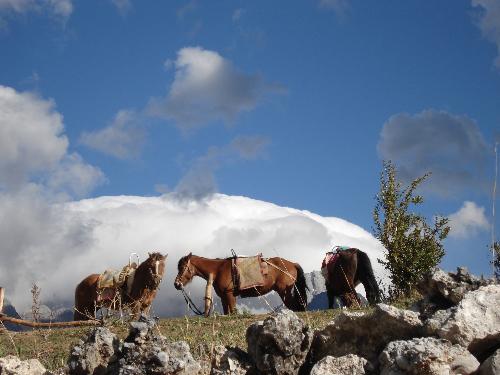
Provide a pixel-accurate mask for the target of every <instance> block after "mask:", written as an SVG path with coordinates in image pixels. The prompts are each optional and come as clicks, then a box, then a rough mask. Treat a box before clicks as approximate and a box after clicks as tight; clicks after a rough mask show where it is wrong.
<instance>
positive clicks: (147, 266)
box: [74, 253, 167, 320]
mask: <svg viewBox="0 0 500 375" xmlns="http://www.w3.org/2000/svg"><path fill="white" fill-rule="evenodd" d="M166 258H167V256H166V255H162V254H160V253H152V254H149V258H148V259H146V260H145V261H144V262H142V263H141V264H140V265H139V266H138V267H137V269H136V270H135V274H134V279H133V282H132V285H131V287H130V292H128V291H127V285H126V283H125V284H124V285H123V286H122V287H121V288H120V289H112V290H111V295H112V296H111V298H103V290H102V289H99V288H98V287H97V285H98V280H99V276H100V275H98V274H93V275H89V276H87V277H86V278H85V279H83V280H82V282H80V284H78V286H77V287H76V290H75V312H74V320H89V319H91V318H92V317H94V316H95V313H96V312H97V310H99V309H100V308H103V307H104V308H110V309H115V308H117V307H118V308H124V309H130V310H131V312H132V314H133V317H134V318H137V317H138V315H139V313H141V312H146V313H148V312H149V309H150V307H151V304H152V303H153V300H154V298H155V296H156V292H157V291H158V286H159V285H160V282H161V280H162V277H163V273H164V272H165V259H166ZM109 291H110V290H108V292H109ZM108 295H109V293H108ZM117 299H118V301H119V306H116V303H115V302H116V300H117Z"/></svg>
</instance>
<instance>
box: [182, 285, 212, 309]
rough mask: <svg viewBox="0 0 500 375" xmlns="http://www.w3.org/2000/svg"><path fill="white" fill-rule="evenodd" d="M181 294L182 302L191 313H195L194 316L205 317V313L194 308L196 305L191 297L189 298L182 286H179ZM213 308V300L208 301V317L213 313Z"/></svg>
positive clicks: (196, 307)
mask: <svg viewBox="0 0 500 375" xmlns="http://www.w3.org/2000/svg"><path fill="white" fill-rule="evenodd" d="M181 292H182V296H183V297H184V300H185V301H186V304H187V305H188V307H189V308H190V309H191V311H192V312H193V313H195V314H196V315H205V312H203V311H201V310H200V309H199V308H198V306H196V304H195V303H194V302H193V300H192V299H191V297H189V295H188V294H187V293H186V291H185V290H184V286H181ZM213 308H214V303H213V299H210V309H209V310H208V315H210V314H211V313H212V312H213Z"/></svg>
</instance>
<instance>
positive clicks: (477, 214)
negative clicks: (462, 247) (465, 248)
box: [448, 201, 489, 238]
mask: <svg viewBox="0 0 500 375" xmlns="http://www.w3.org/2000/svg"><path fill="white" fill-rule="evenodd" d="M448 218H449V219H450V237H455V238H470V237H473V236H475V235H476V234H477V233H479V232H480V231H487V230H488V229H489V222H488V219H487V218H486V215H485V214H484V207H479V206H478V205H476V203H474V202H470V201H465V202H464V204H463V206H462V207H461V208H460V209H459V210H458V211H457V212H455V213H453V214H451V215H449V216H448Z"/></svg>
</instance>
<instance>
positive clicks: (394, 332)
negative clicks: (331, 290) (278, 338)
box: [305, 304, 423, 368]
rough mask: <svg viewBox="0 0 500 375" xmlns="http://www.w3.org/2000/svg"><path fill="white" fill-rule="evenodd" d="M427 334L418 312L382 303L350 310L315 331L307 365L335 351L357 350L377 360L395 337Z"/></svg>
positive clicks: (359, 353) (336, 355) (349, 351)
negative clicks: (371, 308) (367, 309)
mask: <svg viewBox="0 0 500 375" xmlns="http://www.w3.org/2000/svg"><path fill="white" fill-rule="evenodd" d="M422 334H423V323H422V322H421V321H420V319H419V317H418V313H416V312H413V311H409V310H401V309H398V308H396V307H393V306H389V305H384V304H379V305H376V306H375V310H374V311H373V312H372V313H363V312H350V311H346V312H343V313H342V314H340V315H339V316H337V317H336V318H335V319H334V320H333V321H332V322H331V323H330V324H328V325H327V326H326V327H325V328H324V329H322V330H318V331H316V332H315V334H314V338H313V342H312V345H311V349H310V352H309V354H308V358H307V361H306V365H305V366H309V368H312V366H313V365H314V364H315V363H316V362H318V361H319V360H321V359H322V358H324V357H326V356H328V355H331V356H334V357H342V356H345V355H348V354H356V355H358V356H360V357H363V358H365V359H367V360H368V361H369V362H371V363H373V364H376V362H377V360H378V355H379V353H380V352H381V351H382V350H383V349H384V348H385V346H386V345H387V344H388V343H389V342H391V341H394V340H400V339H410V338H413V337H418V336H421V335H422Z"/></svg>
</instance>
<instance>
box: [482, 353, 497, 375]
mask: <svg viewBox="0 0 500 375" xmlns="http://www.w3.org/2000/svg"><path fill="white" fill-rule="evenodd" d="M479 375H500V349H498V350H497V351H496V352H495V353H493V354H492V355H491V356H490V357H488V358H487V359H486V360H485V361H484V362H483V363H481V367H479Z"/></svg>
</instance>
